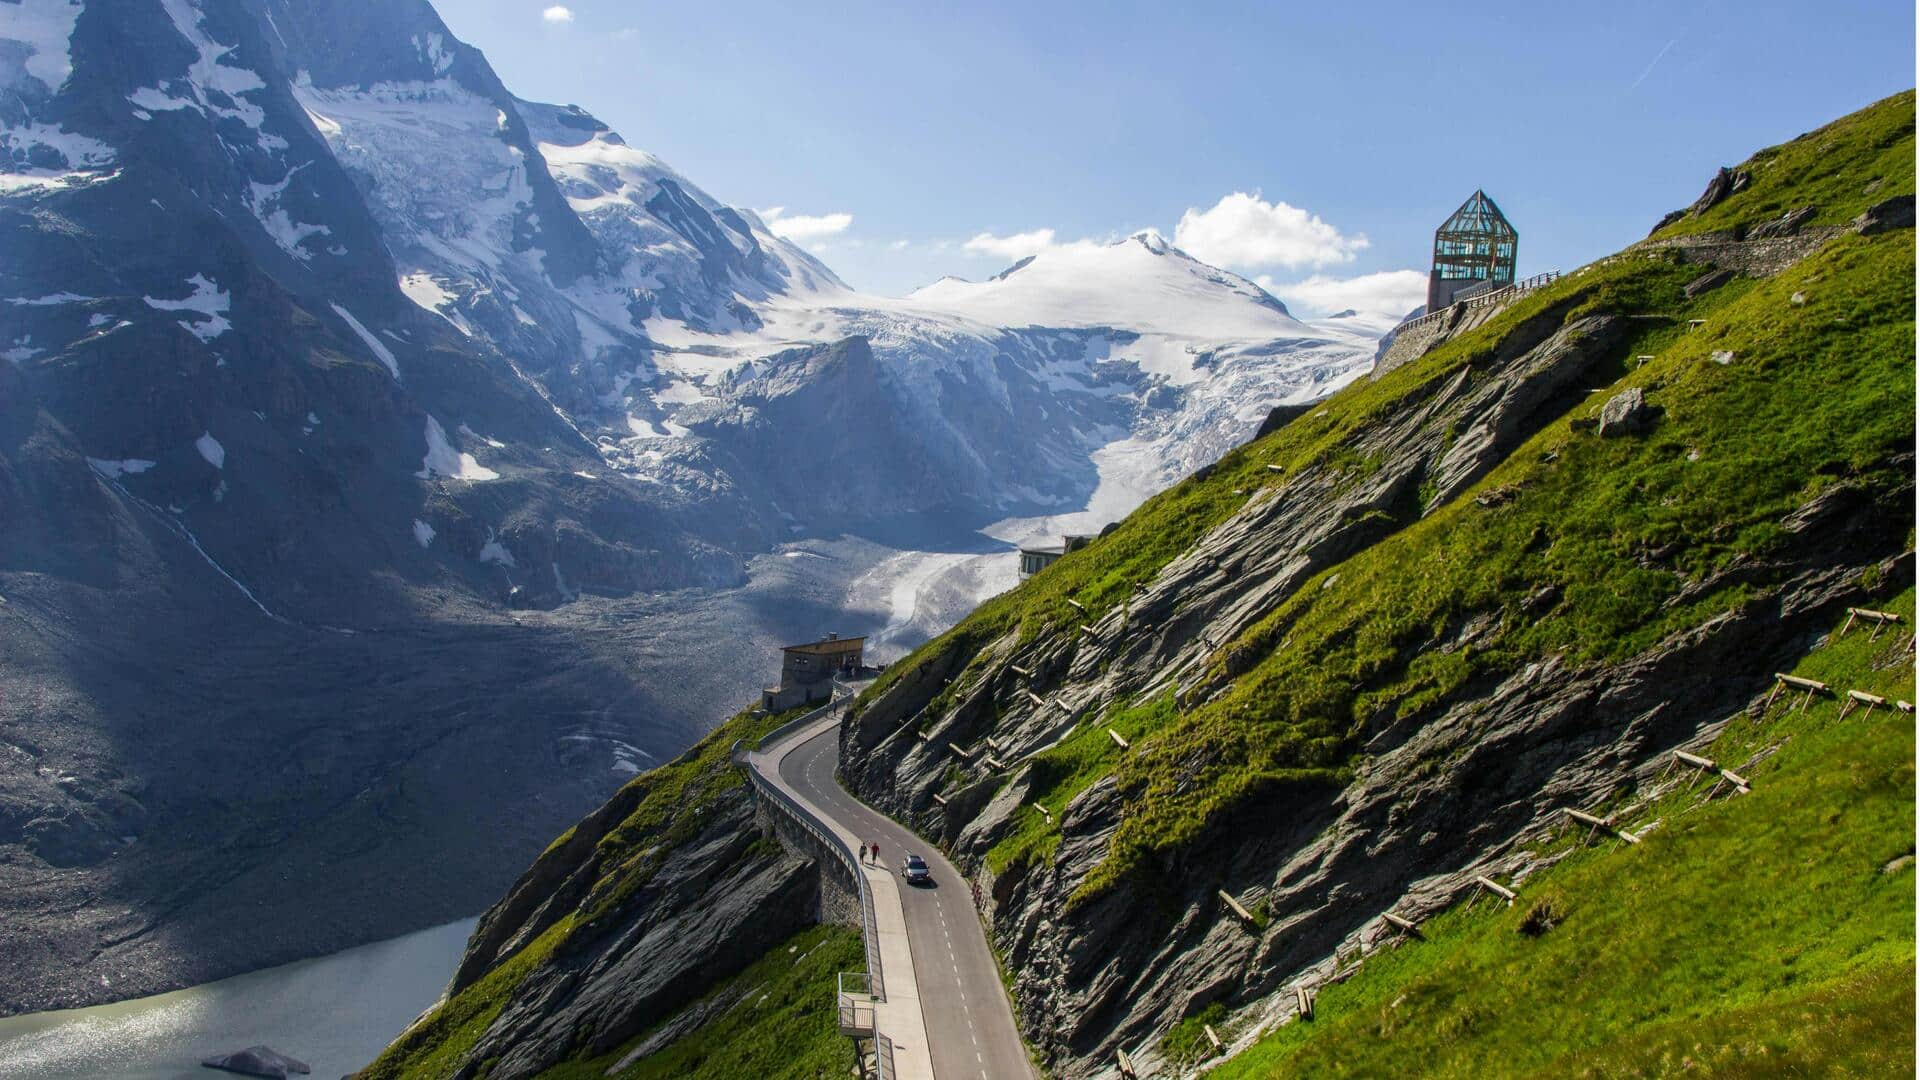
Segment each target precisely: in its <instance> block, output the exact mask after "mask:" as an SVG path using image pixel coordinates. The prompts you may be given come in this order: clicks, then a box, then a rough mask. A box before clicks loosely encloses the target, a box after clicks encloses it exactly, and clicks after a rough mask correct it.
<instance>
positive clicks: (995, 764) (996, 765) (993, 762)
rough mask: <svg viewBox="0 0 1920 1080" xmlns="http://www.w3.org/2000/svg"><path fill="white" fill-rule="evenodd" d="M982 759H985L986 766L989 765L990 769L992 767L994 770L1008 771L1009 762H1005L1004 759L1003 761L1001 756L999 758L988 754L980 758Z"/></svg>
mask: <svg viewBox="0 0 1920 1080" xmlns="http://www.w3.org/2000/svg"><path fill="white" fill-rule="evenodd" d="M980 760H981V761H983V762H985V763H986V766H987V768H989V769H992V770H993V771H994V772H1006V771H1007V763H1006V762H1004V761H1001V760H1000V759H999V758H997V757H994V756H993V755H992V754H988V755H987V756H986V757H984V758H982V759H980Z"/></svg>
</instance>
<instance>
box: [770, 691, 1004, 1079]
mask: <svg viewBox="0 0 1920 1080" xmlns="http://www.w3.org/2000/svg"><path fill="white" fill-rule="evenodd" d="M839 734H840V730H839V727H838V726H835V727H830V728H828V729H827V730H826V731H824V732H822V733H821V734H819V735H817V736H815V737H814V738H812V739H809V740H807V741H806V742H804V743H801V744H800V745H798V746H796V747H794V748H793V749H792V750H791V751H789V752H788V753H787V755H786V756H785V757H784V758H782V759H781V760H780V777H781V779H782V780H784V781H786V783H787V784H788V785H789V786H791V787H792V788H793V789H794V790H796V791H798V792H800V793H801V794H802V795H804V796H805V797H806V798H807V800H808V801H810V802H812V803H813V804H814V805H815V806H817V807H819V808H820V809H821V810H823V811H825V812H826V813H828V814H830V815H831V816H832V817H833V818H834V820H835V821H836V822H837V823H838V824H840V825H842V826H843V827H845V828H847V829H850V830H852V831H853V832H854V833H856V834H857V835H858V836H859V837H860V838H861V840H863V841H865V842H867V843H877V844H879V845H880V858H881V859H882V861H884V862H885V863H886V865H887V868H888V869H889V870H890V871H891V872H892V873H893V874H894V875H895V879H896V880H901V879H899V873H900V861H901V860H902V859H903V858H905V857H906V855H907V853H908V852H912V853H914V854H917V855H919V856H920V857H922V858H924V859H926V860H927V865H928V866H930V867H932V869H933V881H932V883H931V884H928V885H920V886H914V885H908V884H906V883H905V881H904V880H901V885H900V902H901V905H902V907H903V908H904V909H905V914H906V923H907V940H908V943H909V945H910V946H911V947H912V949H913V973H914V979H915V981H916V982H918V983H919V991H920V1004H921V1011H922V1013H923V1014H924V1015H925V1017H926V1025H927V1047H928V1049H929V1050H930V1051H931V1053H932V1056H933V1071H934V1075H935V1077H937V1080H1017V1078H1023V1077H1024V1078H1031V1077H1033V1076H1034V1075H1035V1073H1034V1070H1033V1065H1032V1063H1031V1062H1029V1061H1028V1059H1027V1051H1026V1047H1025V1046H1024V1045H1022V1044H1021V1042H1020V1033H1019V1030H1018V1029H1017V1028H1016V1027H1015V1026H1014V1022H1013V1009H1012V1007H1011V1006H1010V1005H1009V1004H1008V1002H1007V994H1006V988H1005V987H1003V986H1002V985H1001V983H1000V970H999V967H998V966H997V965H996V964H995V963H994V959H993V953H992V952H991V951H989V949H988V948H987V936H986V932H985V930H984V929H983V928H982V926H981V922H980V912H979V909H978V908H977V907H976V906H975V905H974V902H973V894H972V889H971V888H970V887H969V885H968V883H967V880H966V879H965V878H963V877H961V876H960V872H959V871H958V870H955V869H954V867H953V864H952V863H950V862H948V861H947V860H946V857H945V856H943V855H941V854H940V852H939V850H938V849H937V848H935V847H933V846H932V845H930V844H928V843H927V842H926V841H924V840H922V839H921V838H919V837H917V836H915V835H914V834H913V833H911V832H909V831H907V829H906V828H904V827H903V826H901V825H899V824H898V823H896V822H895V821H894V820H893V819H892V818H889V817H887V816H885V815H884V814H881V813H879V812H878V811H875V810H874V809H872V808H871V807H869V806H867V805H866V804H865V803H862V802H860V801H859V800H858V799H855V798H854V797H853V796H851V795H849V794H847V792H846V790H845V789H843V788H842V787H841V786H840V782H839V780H837V779H836V778H835V775H834V774H835V772H836V771H837V770H838V768H839V764H840V743H839Z"/></svg>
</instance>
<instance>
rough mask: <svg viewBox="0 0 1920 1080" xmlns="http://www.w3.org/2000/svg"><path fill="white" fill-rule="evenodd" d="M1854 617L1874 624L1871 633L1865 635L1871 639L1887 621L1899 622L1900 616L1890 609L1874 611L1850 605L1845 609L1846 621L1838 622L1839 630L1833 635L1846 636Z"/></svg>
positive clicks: (1875, 636) (1882, 628) (1878, 633)
mask: <svg viewBox="0 0 1920 1080" xmlns="http://www.w3.org/2000/svg"><path fill="white" fill-rule="evenodd" d="M1855 619H1866V620H1868V621H1870V622H1872V623H1873V624H1874V625H1873V633H1871V634H1868V635H1867V640H1868V641H1872V640H1873V639H1874V638H1877V637H1879V636H1880V631H1882V630H1885V629H1886V628H1887V624H1888V623H1897V622H1899V621H1900V616H1899V615H1898V614H1896V613H1894V612H1891V611H1875V610H1873V609H1872V608H1863V607H1850V608H1848V609H1847V621H1846V622H1844V623H1842V624H1840V632H1839V633H1838V634H1835V635H1834V637H1846V636H1847V631H1848V630H1850V629H1852V628H1853V620H1855Z"/></svg>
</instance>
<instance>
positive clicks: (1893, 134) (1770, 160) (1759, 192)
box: [1655, 90, 1914, 237]
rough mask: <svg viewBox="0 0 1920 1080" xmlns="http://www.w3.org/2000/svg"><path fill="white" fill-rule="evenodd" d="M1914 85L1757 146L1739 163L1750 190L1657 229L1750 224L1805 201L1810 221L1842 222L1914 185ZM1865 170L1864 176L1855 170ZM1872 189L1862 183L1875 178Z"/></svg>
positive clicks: (1671, 232)
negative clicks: (1766, 146) (1810, 209)
mask: <svg viewBox="0 0 1920 1080" xmlns="http://www.w3.org/2000/svg"><path fill="white" fill-rule="evenodd" d="M1913 162H1914V143H1913V91H1911V90H1909V91H1907V92H1906V93H1904V94H1897V95H1895V96H1893V97H1891V98H1888V99H1887V100H1886V101H1884V102H1882V103H1881V107H1878V108H1875V109H1872V110H1868V111H1867V112H1863V113H1856V114H1854V115H1852V116H1848V117H1844V118H1842V119H1840V120H1836V121H1834V122H1833V123H1831V124H1828V125H1827V126H1825V127H1823V128H1820V129H1819V130H1817V131H1810V132H1808V133H1806V134H1805V135H1802V136H1800V137H1799V138H1797V139H1795V140H1793V141H1792V142H1789V143H1782V144H1781V145H1779V146H1775V147H1771V148H1769V149H1766V150H1762V151H1760V152H1759V153H1757V154H1755V155H1753V157H1752V158H1750V159H1749V160H1748V161H1747V163H1746V164H1745V166H1743V167H1744V168H1746V169H1747V170H1748V171H1749V173H1750V174H1751V175H1752V177H1753V188H1752V189H1751V190H1750V191H1746V192H1742V193H1741V197H1740V198H1739V199H1737V200H1732V199H1730V200H1728V201H1726V202H1723V203H1721V204H1720V205H1718V206H1716V207H1713V208H1712V209H1710V210H1708V211H1707V212H1706V213H1704V214H1702V215H1700V216H1699V217H1697V218H1696V217H1685V218H1681V219H1680V220H1679V221H1676V222H1674V223H1673V224H1671V225H1669V226H1667V227H1666V228H1665V229H1662V230H1660V231H1659V232H1658V233H1656V234H1655V235H1656V236H1662V237H1666V236H1679V235H1681V234H1684V233H1699V232H1713V231H1717V230H1723V229H1732V228H1735V227H1737V226H1742V225H1745V226H1752V225H1756V224H1759V223H1760V222H1762V221H1766V220H1768V219H1770V218H1776V217H1779V216H1780V215H1781V214H1784V213H1786V212H1787V211H1789V210H1796V209H1799V208H1800V207H1802V206H1812V207H1814V209H1815V213H1814V216H1813V217H1812V218H1811V219H1810V221H1809V224H1814V225H1843V224H1845V223H1846V222H1848V221H1851V220H1853V218H1854V216H1855V215H1857V214H1859V213H1860V212H1861V211H1862V210H1865V209H1866V208H1867V207H1869V206H1872V205H1873V204H1874V203H1877V202H1879V201H1880V200H1882V199H1885V198H1887V197H1888V196H1891V195H1903V194H1906V193H1908V192H1911V191H1912V190H1913V181H1914V174H1913ZM1863 172H1865V173H1867V174H1869V175H1868V176H1866V177H1865V178H1864V181H1863V177H1862V175H1861V174H1862V173H1863ZM1876 179H1877V180H1879V181H1880V184H1879V186H1878V187H1872V188H1871V189H1870V188H1869V185H1871V184H1872V182H1873V181H1874V180H1876Z"/></svg>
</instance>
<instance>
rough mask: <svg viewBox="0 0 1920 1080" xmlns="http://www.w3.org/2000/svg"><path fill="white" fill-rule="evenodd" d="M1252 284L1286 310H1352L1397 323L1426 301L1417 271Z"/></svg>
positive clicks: (1265, 279) (1424, 278)
mask: <svg viewBox="0 0 1920 1080" xmlns="http://www.w3.org/2000/svg"><path fill="white" fill-rule="evenodd" d="M1255 280H1256V283H1257V284H1258V285H1259V286H1260V287H1261V288H1263V289H1265V290H1267V291H1268V292H1270V293H1272V294H1273V295H1275V296H1277V297H1279V298H1280V299H1281V300H1282V301H1284V302H1285V303H1286V304H1287V306H1288V307H1290V308H1295V309H1305V311H1306V312H1308V313H1312V314H1319V315H1331V314H1333V313H1334V312H1338V311H1345V310H1347V309H1348V308H1352V309H1353V310H1355V311H1358V312H1362V313H1363V314H1369V315H1390V316H1392V317H1394V318H1396V319H1397V318H1399V317H1400V316H1402V315H1405V314H1406V313H1407V312H1409V311H1412V310H1413V309H1414V308H1416V307H1419V306H1420V305H1421V304H1423V303H1425V302H1426V299H1427V275H1425V274H1423V273H1421V272H1420V271H1418V270H1382V271H1380V272H1378V273H1373V274H1361V275H1359V276H1357V277H1350V278H1332V277H1327V276H1325V275H1323V274H1314V275H1313V276H1311V277H1309V278H1307V279H1306V280H1304V281H1295V282H1277V281H1274V280H1273V279H1272V278H1271V277H1268V276H1266V275H1262V276H1260V277H1259V278H1257V279H1255ZM1296 313H1297V312H1296Z"/></svg>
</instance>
